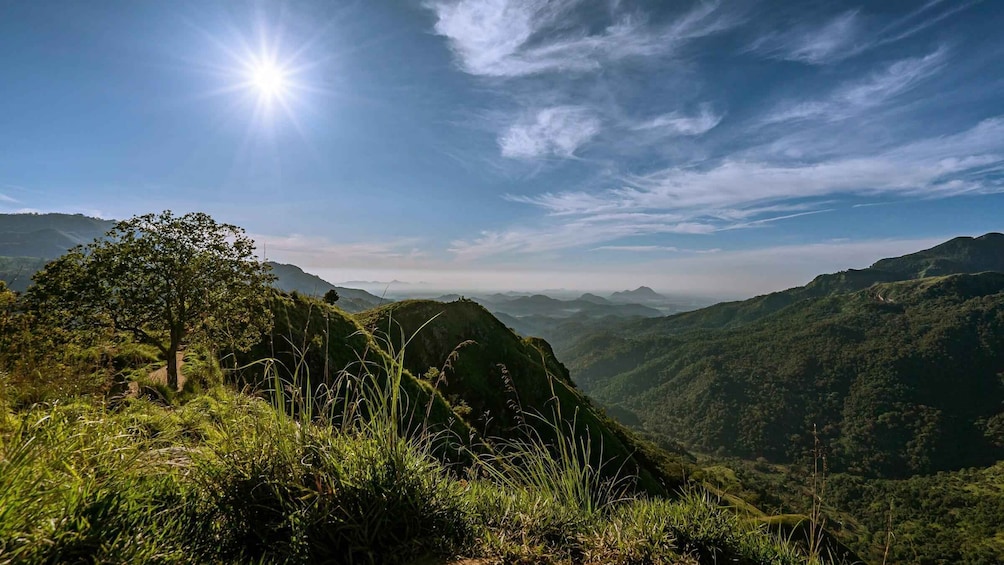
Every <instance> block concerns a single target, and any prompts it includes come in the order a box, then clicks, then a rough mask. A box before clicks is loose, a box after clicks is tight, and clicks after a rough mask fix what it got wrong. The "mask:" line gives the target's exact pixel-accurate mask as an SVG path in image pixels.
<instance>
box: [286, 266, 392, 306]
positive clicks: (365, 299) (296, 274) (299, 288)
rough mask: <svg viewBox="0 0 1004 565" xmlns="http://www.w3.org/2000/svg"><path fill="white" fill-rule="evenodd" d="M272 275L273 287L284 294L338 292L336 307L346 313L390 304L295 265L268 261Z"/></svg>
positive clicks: (318, 294)
mask: <svg viewBox="0 0 1004 565" xmlns="http://www.w3.org/2000/svg"><path fill="white" fill-rule="evenodd" d="M268 264H269V265H270V266H271V267H272V274H274V275H275V276H276V277H277V279H276V281H275V287H276V288H278V289H279V290H281V291H284V292H299V293H302V294H308V295H310V296H324V293H326V292H328V291H329V290H335V291H337V292H338V306H339V308H341V309H342V310H345V311H347V312H362V311H363V310H368V309H370V308H374V307H376V306H379V305H381V304H386V303H387V302H390V301H389V300H385V299H382V298H380V297H378V296H374V295H372V294H370V293H368V292H366V291H365V290H360V289H358V288H345V287H341V286H335V285H333V284H331V283H329V282H328V281H326V280H324V279H322V278H321V277H319V276H317V275H312V274H310V273H306V272H304V271H303V269H301V268H300V267H297V266H296V265H289V264H286V263H276V262H274V261H269V263H268Z"/></svg>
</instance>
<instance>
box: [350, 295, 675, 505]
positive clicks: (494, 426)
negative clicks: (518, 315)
mask: <svg viewBox="0 0 1004 565" xmlns="http://www.w3.org/2000/svg"><path fill="white" fill-rule="evenodd" d="M359 320H360V322H361V323H362V325H363V327H365V328H366V330H367V331H368V332H370V333H371V334H373V335H377V336H384V337H385V338H387V339H389V340H390V343H392V344H393V347H394V350H399V348H400V347H401V345H402V343H407V346H406V348H405V351H404V364H405V367H406V368H407V369H408V370H409V371H410V372H411V374H414V375H426V378H427V379H430V380H431V381H432V382H434V383H436V384H437V389H438V390H439V391H441V392H442V393H443V395H444V396H445V397H446V398H447V399H449V400H450V403H451V404H452V405H454V406H457V405H460V406H463V407H464V411H463V412H464V414H465V416H464V417H465V419H466V422H467V423H468V424H469V425H470V426H471V427H472V428H474V429H476V430H477V431H478V432H479V433H481V435H482V436H483V437H512V436H513V435H514V434H516V433H518V432H519V429H520V428H521V427H523V426H527V425H529V426H531V427H535V428H536V433H539V434H541V435H543V436H544V437H547V436H548V435H549V434H552V433H553V431H552V430H550V425H549V424H547V423H545V422H544V421H542V420H541V419H540V418H539V416H544V417H545V418H552V417H553V415H554V412H555V411H556V410H557V411H559V413H560V414H562V415H563V416H562V417H563V418H565V419H569V420H571V419H574V420H575V423H576V426H577V432H578V433H580V434H582V435H583V436H584V437H588V438H590V441H592V442H595V447H596V450H597V451H599V450H602V453H603V456H604V457H605V458H609V459H610V460H611V461H612V462H611V463H609V464H608V465H607V468H608V470H612V469H616V468H619V467H621V466H623V469H624V470H627V471H628V472H630V473H636V474H637V475H638V476H639V481H640V484H641V485H642V486H643V487H644V488H645V489H646V490H649V491H650V492H665V490H666V489H670V490H671V489H672V488H675V486H678V485H680V484H682V480H683V474H684V473H685V472H686V469H687V467H686V465H685V464H684V460H685V459H686V457H687V456H686V455H685V454H677V456H676V457H669V456H667V455H666V454H665V453H664V452H662V451H661V450H659V449H657V448H655V446H653V445H651V444H648V443H647V442H644V441H643V440H641V439H640V438H638V437H637V436H636V435H635V434H633V433H632V432H630V431H628V430H627V429H626V428H625V427H623V426H622V425H620V424H618V423H616V422H615V421H613V420H611V419H609V418H607V417H606V416H605V415H604V414H603V412H602V411H600V410H598V409H597V408H595V407H593V405H592V404H591V403H590V401H589V400H588V399H587V398H586V397H585V396H584V395H583V394H582V393H581V392H580V391H579V390H578V389H577V388H576V387H575V385H574V384H573V383H572V381H571V378H570V377H569V374H568V370H567V369H566V368H565V366H564V365H562V364H561V363H560V362H559V361H558V360H557V358H556V357H555V356H554V352H553V350H552V349H551V346H550V345H549V344H548V343H547V342H546V341H544V340H542V339H539V338H524V337H521V336H519V335H517V334H515V333H514V332H513V331H511V330H510V329H509V328H507V327H506V326H505V325H504V324H503V323H502V322H500V321H499V320H498V319H496V318H495V317H494V316H493V315H492V314H491V312H489V311H488V310H487V309H485V308H484V307H483V306H481V305H479V304H477V303H476V302H474V301H471V300H458V301H456V302H450V303H445V304H444V303H441V302H435V301H431V300H406V301H402V302H395V303H393V304H389V305H387V306H382V307H380V308H377V309H374V310H370V311H368V312H364V313H362V314H360V315H359ZM412 336H413V337H412ZM402 339H403V340H404V341H403V342H402ZM555 399H556V400H557V403H555ZM535 415H536V416H535Z"/></svg>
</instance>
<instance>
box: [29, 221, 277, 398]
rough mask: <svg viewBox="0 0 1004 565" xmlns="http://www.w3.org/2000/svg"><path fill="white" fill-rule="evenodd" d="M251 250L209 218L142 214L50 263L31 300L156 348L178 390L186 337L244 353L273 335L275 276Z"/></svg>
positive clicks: (237, 233) (67, 321)
mask: <svg viewBox="0 0 1004 565" xmlns="http://www.w3.org/2000/svg"><path fill="white" fill-rule="evenodd" d="M254 249H255V248H254V242H253V241H252V240H251V239H250V238H248V237H247V236H245V235H244V230H243V229H241V228H239V227H237V226H233V225H230V224H219V223H216V221H215V220H213V219H212V218H211V217H210V216H209V215H208V214H204V213H191V214H185V215H184V216H174V215H173V214H172V213H171V211H170V210H167V211H165V212H162V213H161V214H146V215H143V216H136V217H133V218H132V219H130V220H126V221H123V222H119V223H118V224H116V225H115V227H113V228H112V229H111V231H109V232H108V233H107V234H106V236H105V238H104V239H98V240H95V241H94V242H93V243H91V244H89V245H87V246H86V247H84V246H77V247H75V248H73V249H71V250H70V251H69V252H68V253H67V254H66V255H63V256H62V257H60V258H59V259H56V260H55V261H53V262H51V263H49V264H48V265H46V267H45V268H44V269H43V270H42V271H40V272H39V273H38V274H36V275H35V277H34V284H33V285H32V286H31V287H30V289H29V291H28V301H29V303H30V304H31V305H32V306H33V307H34V308H37V309H38V310H39V311H41V312H44V313H46V314H48V315H55V316H59V318H60V320H61V321H62V322H63V324H64V325H67V326H70V327H72V328H77V329H88V328H96V327H109V326H110V327H111V328H112V329H114V330H117V331H124V332H128V333H130V334H132V335H133V336H134V337H135V338H136V339H138V340H139V341H142V342H145V343H149V344H152V345H154V346H156V347H157V348H158V349H159V350H160V351H161V353H163V354H164V356H165V357H166V358H167V378H168V383H167V384H168V386H169V387H171V388H172V390H174V389H177V387H178V363H177V354H178V350H179V348H180V346H181V345H182V343H183V342H185V341H186V340H188V341H194V340H205V341H206V342H208V343H220V342H225V343H226V344H227V345H229V346H232V347H234V348H235V349H241V350H243V349H247V348H249V347H250V346H251V345H253V344H254V343H255V342H256V341H257V340H258V339H260V337H261V334H262V332H265V331H268V330H269V329H270V328H271V324H272V315H271V311H270V310H269V308H268V296H269V293H270V284H271V282H272V281H273V280H275V277H274V276H273V275H272V274H271V272H270V271H271V267H269V266H268V265H266V264H264V263H262V262H260V261H258V260H257V259H255V257H254Z"/></svg>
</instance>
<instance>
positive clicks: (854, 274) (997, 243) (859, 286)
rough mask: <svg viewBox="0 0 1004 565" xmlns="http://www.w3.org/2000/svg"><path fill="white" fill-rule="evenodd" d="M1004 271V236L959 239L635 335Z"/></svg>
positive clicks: (640, 326)
mask: <svg viewBox="0 0 1004 565" xmlns="http://www.w3.org/2000/svg"><path fill="white" fill-rule="evenodd" d="M984 271H996V272H1004V235H1002V234H1000V233H988V234H986V235H982V236H980V237H975V238H974V237H956V238H954V239H952V240H950V241H947V242H945V243H942V244H941V245H937V246H935V247H932V248H931V249H926V250H923V251H918V252H917V253H911V254H909V255H904V256H902V257H895V258H890V259H882V260H880V261H877V262H875V263H874V264H873V265H872V266H870V267H868V268H866V269H849V270H846V271H840V272H838V273H832V274H826V275H819V276H818V277H816V278H815V279H813V280H812V282H810V283H809V284H807V285H805V286H800V287H795V288H791V289H788V290H783V291H779V292H773V293H770V294H766V295H763V296H758V297H756V298H751V299H749V300H742V301H736V302H724V303H721V304H716V305H714V306H710V307H708V308H702V309H700V310H694V311H691V312H685V313H682V314H679V315H676V316H669V317H665V318H658V319H653V320H647V321H641V322H638V323H636V324H634V325H633V326H632V327H631V328H629V329H628V330H627V333H629V334H634V335H637V334H645V333H649V334H652V335H668V334H676V333H681V332H686V331H690V330H696V329H718V328H727V327H732V328H734V327H739V326H742V325H743V324H746V323H749V322H753V321H756V320H759V319H760V318H762V317H764V316H768V315H770V314H772V313H774V312H777V311H779V310H781V309H783V308H786V307H788V306H790V305H792V304H794V303H796V302H799V301H800V300H805V299H808V298H818V297H821V296H827V295H829V294H835V293H846V292H854V291H858V290H863V289H866V288H868V287H870V286H872V285H873V284H876V283H882V282H894V281H904V280H914V279H918V278H923V277H926V276H932V275H946V274H956V273H980V272H984Z"/></svg>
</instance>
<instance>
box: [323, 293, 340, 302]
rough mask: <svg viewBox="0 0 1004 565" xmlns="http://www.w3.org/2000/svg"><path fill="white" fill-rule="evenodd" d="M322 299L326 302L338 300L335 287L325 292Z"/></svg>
mask: <svg viewBox="0 0 1004 565" xmlns="http://www.w3.org/2000/svg"><path fill="white" fill-rule="evenodd" d="M324 301H325V302H327V303H328V304H334V303H335V302H338V291H337V290H335V289H331V290H329V291H328V292H325V293H324Z"/></svg>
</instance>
